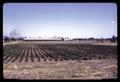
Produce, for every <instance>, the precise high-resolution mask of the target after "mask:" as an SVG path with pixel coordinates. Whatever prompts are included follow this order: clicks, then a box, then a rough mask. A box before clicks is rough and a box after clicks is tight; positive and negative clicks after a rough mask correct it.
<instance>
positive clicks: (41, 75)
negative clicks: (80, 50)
mask: <svg viewBox="0 0 120 82" xmlns="http://www.w3.org/2000/svg"><path fill="white" fill-rule="evenodd" d="M3 67H4V68H3V73H4V78H5V79H111V78H117V60H115V59H105V60H104V59H103V60H102V59H101V60H87V61H86V60H79V61H78V60H74V61H73V60H68V61H57V62H54V61H46V62H45V61H43V62H42V61H41V62H22V63H17V62H14V63H7V64H4V66H3Z"/></svg>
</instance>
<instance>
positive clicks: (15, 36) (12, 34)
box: [10, 29, 22, 41]
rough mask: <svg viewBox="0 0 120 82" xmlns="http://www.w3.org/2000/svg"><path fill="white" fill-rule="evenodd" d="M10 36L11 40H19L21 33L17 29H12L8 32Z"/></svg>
mask: <svg viewBox="0 0 120 82" xmlns="http://www.w3.org/2000/svg"><path fill="white" fill-rule="evenodd" d="M10 37H11V40H12V41H16V40H19V38H21V37H22V36H21V34H20V32H19V30H18V29H13V30H12V31H11V32H10Z"/></svg>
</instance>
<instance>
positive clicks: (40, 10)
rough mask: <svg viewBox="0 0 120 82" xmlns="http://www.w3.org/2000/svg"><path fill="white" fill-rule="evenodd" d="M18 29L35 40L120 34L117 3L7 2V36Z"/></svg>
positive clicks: (5, 28)
mask: <svg viewBox="0 0 120 82" xmlns="http://www.w3.org/2000/svg"><path fill="white" fill-rule="evenodd" d="M13 29H17V30H18V31H19V32H20V33H21V34H22V35H23V36H27V37H29V36H31V37H53V36H55V35H56V36H59V37H61V36H62V37H70V38H74V37H83V38H84V37H96V38H100V37H101V36H102V37H103V38H106V37H112V35H117V6H116V4H114V3H6V4H4V6H3V33H4V34H9V32H10V31H12V30H13Z"/></svg>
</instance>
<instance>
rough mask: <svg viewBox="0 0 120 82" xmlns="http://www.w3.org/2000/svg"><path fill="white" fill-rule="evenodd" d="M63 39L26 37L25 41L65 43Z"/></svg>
mask: <svg viewBox="0 0 120 82" xmlns="http://www.w3.org/2000/svg"><path fill="white" fill-rule="evenodd" d="M63 40H64V38H62V37H25V38H24V41H63Z"/></svg>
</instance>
